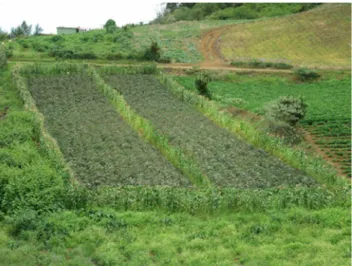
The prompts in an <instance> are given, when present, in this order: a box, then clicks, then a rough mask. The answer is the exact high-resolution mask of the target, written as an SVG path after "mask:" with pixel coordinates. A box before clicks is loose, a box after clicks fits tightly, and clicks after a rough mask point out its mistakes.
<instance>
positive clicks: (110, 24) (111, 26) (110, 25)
mask: <svg viewBox="0 0 352 266" xmlns="http://www.w3.org/2000/svg"><path fill="white" fill-rule="evenodd" d="M104 29H105V30H106V32H107V33H114V32H115V31H116V30H117V26H116V22H115V20H113V19H109V20H108V21H107V22H106V23H105V25H104Z"/></svg>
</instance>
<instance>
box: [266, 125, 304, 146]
mask: <svg viewBox="0 0 352 266" xmlns="http://www.w3.org/2000/svg"><path fill="white" fill-rule="evenodd" d="M266 122H267V125H265V131H266V132H267V133H268V134H269V135H272V136H274V137H279V138H281V139H282V141H283V142H284V143H285V144H289V145H295V144H298V143H299V142H301V140H302V137H301V136H300V135H299V134H298V132H297V130H296V128H295V127H293V126H291V125H289V124H288V123H286V122H282V121H277V120H267V121H266Z"/></svg>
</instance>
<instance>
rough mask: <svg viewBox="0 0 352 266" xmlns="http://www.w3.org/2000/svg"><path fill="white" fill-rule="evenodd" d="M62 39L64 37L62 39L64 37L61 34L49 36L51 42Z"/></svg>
mask: <svg viewBox="0 0 352 266" xmlns="http://www.w3.org/2000/svg"><path fill="white" fill-rule="evenodd" d="M64 40H65V39H64V37H63V36H62V35H55V36H53V37H51V41H52V42H53V43H57V42H62V41H64Z"/></svg>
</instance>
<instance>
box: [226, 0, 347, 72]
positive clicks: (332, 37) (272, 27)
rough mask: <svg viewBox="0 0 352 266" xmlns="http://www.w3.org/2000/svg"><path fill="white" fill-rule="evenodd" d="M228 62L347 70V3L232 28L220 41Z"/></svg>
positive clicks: (324, 6)
mask: <svg viewBox="0 0 352 266" xmlns="http://www.w3.org/2000/svg"><path fill="white" fill-rule="evenodd" d="M219 47H220V50H221V53H222V55H223V57H224V58H225V59H227V60H230V61H243V60H244V61H245V60H252V59H257V60H264V61H270V62H273V61H274V62H275V61H283V62H288V63H290V64H293V65H305V66H311V67H315V66H327V67H338V66H339V67H346V68H350V67H351V4H331V5H323V6H322V7H320V8H316V9H313V10H311V11H308V12H304V13H299V14H296V15H292V16H286V17H278V18H274V19H267V20H262V21H260V20H258V21H254V22H253V23H246V24H241V25H234V26H233V27H231V28H229V30H228V31H226V32H224V34H223V35H222V36H221V38H220V45H219Z"/></svg>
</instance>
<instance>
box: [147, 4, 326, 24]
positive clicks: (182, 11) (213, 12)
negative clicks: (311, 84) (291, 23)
mask: <svg viewBox="0 0 352 266" xmlns="http://www.w3.org/2000/svg"><path fill="white" fill-rule="evenodd" d="M318 5H320V4H318V3H275V4H273V3H167V4H166V7H165V10H164V11H163V12H161V13H159V14H158V16H157V18H156V19H155V20H154V21H153V22H154V23H162V24H164V23H171V22H175V21H181V20H183V21H186V20H188V21H195V20H210V19H214V20H228V19H232V20H237V19H257V18H264V17H274V16H283V15H288V14H293V13H298V12H303V11H306V10H309V9H311V8H314V7H316V6H318Z"/></svg>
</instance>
